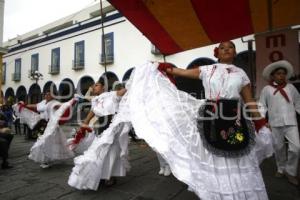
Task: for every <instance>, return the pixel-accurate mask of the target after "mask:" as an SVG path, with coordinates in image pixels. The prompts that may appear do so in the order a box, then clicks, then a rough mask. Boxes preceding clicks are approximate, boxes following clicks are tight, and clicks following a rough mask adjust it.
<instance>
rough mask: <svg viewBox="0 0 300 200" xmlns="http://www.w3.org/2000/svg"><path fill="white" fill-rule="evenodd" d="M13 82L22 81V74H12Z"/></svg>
mask: <svg viewBox="0 0 300 200" xmlns="http://www.w3.org/2000/svg"><path fill="white" fill-rule="evenodd" d="M12 80H13V81H20V80H21V73H12Z"/></svg>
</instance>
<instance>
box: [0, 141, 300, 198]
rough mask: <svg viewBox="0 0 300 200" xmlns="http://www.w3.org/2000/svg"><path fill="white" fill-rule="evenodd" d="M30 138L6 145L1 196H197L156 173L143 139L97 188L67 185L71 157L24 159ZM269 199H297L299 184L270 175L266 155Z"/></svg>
mask: <svg viewBox="0 0 300 200" xmlns="http://www.w3.org/2000/svg"><path fill="white" fill-rule="evenodd" d="M33 143H34V141H33V140H27V139H25V137H24V135H15V138H14V140H13V143H12V145H11V149H10V163H11V164H12V165H13V166H14V168H12V169H9V170H1V169H0V199H1V200H25V199H27V200H34V199H37V200H44V199H59V200H67V199H70V200H77V199H80V200H83V199H87V200H90V199H91V200H92V199H102V200H167V199H170V200H197V199H198V198H197V196H196V195H195V194H194V193H192V192H189V191H188V190H187V186H186V185H185V184H183V183H181V182H179V181H178V180H177V179H176V178H174V177H173V176H170V177H163V176H159V175H158V174H157V172H158V170H159V164H158V161H157V158H156V154H155V153H154V152H153V151H152V150H151V149H150V148H149V147H148V146H147V145H146V144H145V143H144V142H138V143H136V142H131V143H130V148H129V153H130V163H131V166H132V168H131V170H130V172H129V173H128V175H127V176H126V177H122V178H118V179H117V184H116V185H114V186H113V187H110V188H106V187H104V186H101V187H100V188H99V189H98V191H78V190H75V189H73V188H71V187H69V186H68V184H67V180H68V177H69V175H70V172H71V169H72V167H73V161H72V160H68V161H66V162H65V163H62V164H59V165H56V166H53V167H51V168H49V169H41V168H40V167H39V165H38V164H36V163H34V162H32V161H31V160H28V159H27V156H28V153H29V150H30V147H31V146H32V145H33ZM261 168H262V172H263V177H264V180H265V183H266V188H267V192H268V195H269V198H270V200H300V194H299V191H300V190H299V188H297V187H294V186H292V185H291V184H289V183H288V182H287V180H286V179H278V178H275V177H274V173H275V165H274V158H270V159H267V160H265V161H264V162H263V164H262V166H261Z"/></svg>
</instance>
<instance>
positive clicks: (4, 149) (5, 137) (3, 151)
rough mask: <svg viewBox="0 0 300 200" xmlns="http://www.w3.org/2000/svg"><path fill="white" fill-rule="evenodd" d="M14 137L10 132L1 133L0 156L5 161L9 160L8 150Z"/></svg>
mask: <svg viewBox="0 0 300 200" xmlns="http://www.w3.org/2000/svg"><path fill="white" fill-rule="evenodd" d="M13 137H14V136H13V135H12V134H9V133H0V157H2V159H3V162H5V161H6V160H7V157H8V150H9V147H10V143H11V141H12V139H13Z"/></svg>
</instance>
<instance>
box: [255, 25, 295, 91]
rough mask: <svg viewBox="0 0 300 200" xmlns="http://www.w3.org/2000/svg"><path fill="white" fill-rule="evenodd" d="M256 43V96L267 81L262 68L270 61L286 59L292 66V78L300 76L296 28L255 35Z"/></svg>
mask: <svg viewBox="0 0 300 200" xmlns="http://www.w3.org/2000/svg"><path fill="white" fill-rule="evenodd" d="M255 43H256V96H258V95H259V93H260V91H261V90H262V88H263V87H264V86H265V85H266V84H267V82H266V81H265V80H264V79H263V77H262V72H263V69H264V68H265V67H266V66H267V65H269V64H270V63H272V62H276V61H279V60H287V61H289V62H290V63H291V64H292V65H293V66H294V75H295V76H294V79H295V78H296V77H298V78H299V77H300V66H299V40H298V31H297V30H284V31H277V32H271V33H266V34H261V35H257V36H255Z"/></svg>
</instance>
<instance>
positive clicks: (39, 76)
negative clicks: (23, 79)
mask: <svg viewBox="0 0 300 200" xmlns="http://www.w3.org/2000/svg"><path fill="white" fill-rule="evenodd" d="M29 78H30V79H31V80H35V83H36V84H37V83H38V81H39V80H43V74H41V72H39V71H37V70H35V71H30V73H29Z"/></svg>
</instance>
